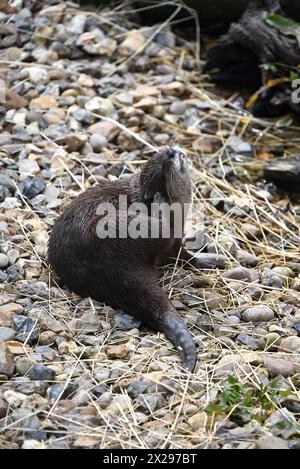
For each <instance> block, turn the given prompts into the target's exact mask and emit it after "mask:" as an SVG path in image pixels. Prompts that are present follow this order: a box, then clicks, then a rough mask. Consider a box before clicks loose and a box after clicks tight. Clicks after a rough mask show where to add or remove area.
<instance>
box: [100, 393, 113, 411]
mask: <svg viewBox="0 0 300 469" xmlns="http://www.w3.org/2000/svg"><path fill="white" fill-rule="evenodd" d="M112 399H113V395H112V393H111V392H109V391H106V392H104V393H103V394H101V396H99V397H98V404H99V406H100V407H101V409H105V408H106V407H107V406H108V405H109V404H110V403H111V402H112Z"/></svg>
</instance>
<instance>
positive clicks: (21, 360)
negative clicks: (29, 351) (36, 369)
mask: <svg viewBox="0 0 300 469" xmlns="http://www.w3.org/2000/svg"><path fill="white" fill-rule="evenodd" d="M15 364H16V372H17V373H18V374H19V375H21V376H24V375H26V373H28V371H29V370H30V368H31V367H32V366H33V364H34V363H33V362H32V360H30V358H28V357H26V356H25V357H17V358H16V361H15Z"/></svg>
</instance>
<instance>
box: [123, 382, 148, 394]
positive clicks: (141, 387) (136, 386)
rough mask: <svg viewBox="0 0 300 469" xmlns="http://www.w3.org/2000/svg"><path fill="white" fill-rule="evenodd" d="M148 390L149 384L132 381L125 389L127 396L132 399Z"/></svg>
mask: <svg viewBox="0 0 300 469" xmlns="http://www.w3.org/2000/svg"><path fill="white" fill-rule="evenodd" d="M148 388H149V382H147V381H139V380H133V381H131V383H130V385H129V386H128V388H127V392H128V395H129V396H130V397H132V398H136V397H138V396H139V395H140V394H143V393H144V392H145V391H146V390H147V389H148Z"/></svg>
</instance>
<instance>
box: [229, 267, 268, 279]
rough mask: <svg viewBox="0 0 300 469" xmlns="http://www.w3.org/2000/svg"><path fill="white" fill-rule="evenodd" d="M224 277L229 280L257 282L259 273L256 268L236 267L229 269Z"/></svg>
mask: <svg viewBox="0 0 300 469" xmlns="http://www.w3.org/2000/svg"><path fill="white" fill-rule="evenodd" d="M222 277H223V278H225V279H228V280H242V281H244V282H257V281H258V280H259V275H258V273H257V272H255V270H252V269H246V268H245V267H234V268H233V269H230V270H228V271H227V272H225V273H224V274H222Z"/></svg>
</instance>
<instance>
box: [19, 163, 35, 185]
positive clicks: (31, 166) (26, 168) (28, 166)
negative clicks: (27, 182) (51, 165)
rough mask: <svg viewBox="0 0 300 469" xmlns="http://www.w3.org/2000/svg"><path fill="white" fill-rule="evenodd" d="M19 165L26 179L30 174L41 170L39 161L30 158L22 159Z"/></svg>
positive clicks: (21, 174)
mask: <svg viewBox="0 0 300 469" xmlns="http://www.w3.org/2000/svg"><path fill="white" fill-rule="evenodd" d="M18 166H19V171H20V176H21V178H22V180H24V179H26V178H27V177H28V176H31V175H33V174H35V173H37V172H38V171H39V170H40V168H39V165H38V164H37V162H36V161H34V160H29V159H24V160H21V161H20V162H19V165H18Z"/></svg>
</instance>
